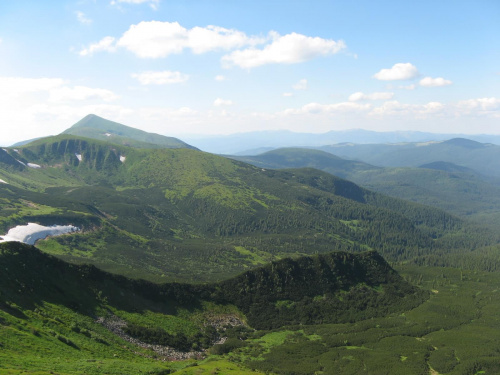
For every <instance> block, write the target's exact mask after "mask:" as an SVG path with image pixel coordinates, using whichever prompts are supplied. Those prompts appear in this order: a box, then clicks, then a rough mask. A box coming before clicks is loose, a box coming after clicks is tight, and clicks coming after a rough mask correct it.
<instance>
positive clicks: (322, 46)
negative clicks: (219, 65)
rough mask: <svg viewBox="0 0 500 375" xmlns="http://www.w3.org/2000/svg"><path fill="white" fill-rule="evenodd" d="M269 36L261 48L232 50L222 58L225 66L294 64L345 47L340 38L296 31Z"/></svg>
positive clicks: (249, 66)
mask: <svg viewBox="0 0 500 375" xmlns="http://www.w3.org/2000/svg"><path fill="white" fill-rule="evenodd" d="M271 36H272V38H273V41H272V42H271V43H270V44H268V45H266V46H265V47H264V48H263V49H258V48H254V47H251V48H248V49H245V50H239V51H234V52H232V53H231V54H229V55H226V56H224V57H223V58H222V62H223V64H224V65H225V66H226V67H230V66H234V65H235V66H239V67H241V68H255V67H258V66H261V65H266V64H295V63H300V62H304V61H307V60H311V59H313V58H315V57H318V56H325V55H331V54H335V53H337V52H339V51H340V50H342V49H344V48H345V47H346V46H345V43H344V42H343V41H341V40H339V41H335V40H332V39H322V38H319V37H309V36H305V35H302V34H297V33H291V34H287V35H284V36H280V35H279V34H277V33H274V32H273V33H271Z"/></svg>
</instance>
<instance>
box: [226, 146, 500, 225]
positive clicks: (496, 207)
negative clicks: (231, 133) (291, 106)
mask: <svg viewBox="0 0 500 375" xmlns="http://www.w3.org/2000/svg"><path fill="white" fill-rule="evenodd" d="M470 142H472V141H470ZM474 145H476V143H474ZM476 146H477V145H476ZM476 148H477V147H476ZM231 158H235V159H238V160H243V161H246V162H248V163H250V164H253V165H256V166H260V167H265V168H278V169H283V168H301V167H314V168H317V169H320V170H322V171H325V172H328V173H331V174H334V175H336V176H341V177H343V178H346V179H348V180H351V181H353V182H355V183H357V184H359V185H361V186H364V187H366V188H368V189H371V190H375V191H378V192H380V193H383V194H386V195H389V196H392V197H397V198H401V199H405V200H409V201H413V202H417V203H421V204H425V205H429V206H433V207H439V208H441V209H443V210H445V211H448V212H451V213H453V214H455V215H459V216H461V217H463V218H470V219H473V220H475V221H476V222H479V223H481V225H487V226H490V227H492V228H498V225H500V187H499V186H498V184H497V183H496V181H495V179H493V178H489V177H486V176H484V175H481V174H480V173H478V172H476V171H474V170H472V169H470V168H467V167H462V166H459V165H456V164H453V163H449V162H443V161H437V162H432V163H428V164H424V165H421V166H419V167H418V168H414V167H399V168H391V167H386V168H380V167H374V166H370V165H369V164H366V163H363V162H358V161H352V160H345V159H342V158H340V157H338V156H335V155H333V154H328V153H326V152H324V151H319V150H311V149H304V148H286V149H279V150H274V151H271V152H266V153H263V154H261V155H257V156H246V157H233V156H232V157H231Z"/></svg>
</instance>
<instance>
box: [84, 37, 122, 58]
mask: <svg viewBox="0 0 500 375" xmlns="http://www.w3.org/2000/svg"><path fill="white" fill-rule="evenodd" d="M114 41H115V38H113V37H112V36H107V37H104V38H102V39H101V40H100V41H99V42H97V43H92V44H91V45H90V46H88V47H87V48H83V49H82V50H81V51H80V52H79V54H80V56H88V55H92V54H93V53H94V52H100V51H108V52H113V51H115V49H116V47H115V46H114V44H113V43H114Z"/></svg>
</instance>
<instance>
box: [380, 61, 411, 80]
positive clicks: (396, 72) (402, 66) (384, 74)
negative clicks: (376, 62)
mask: <svg viewBox="0 0 500 375" xmlns="http://www.w3.org/2000/svg"><path fill="white" fill-rule="evenodd" d="M418 74H419V73H418V70H417V68H416V67H415V66H414V65H412V64H410V63H398V64H394V65H393V66H392V68H390V69H382V70H381V71H380V72H378V73H376V74H375V75H374V76H373V77H374V78H376V79H378V80H381V81H398V80H406V79H412V78H415V77H417V76H418Z"/></svg>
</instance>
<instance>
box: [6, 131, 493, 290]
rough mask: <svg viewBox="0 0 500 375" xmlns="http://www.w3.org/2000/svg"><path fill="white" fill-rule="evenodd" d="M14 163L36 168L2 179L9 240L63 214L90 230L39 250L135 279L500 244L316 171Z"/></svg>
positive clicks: (58, 148) (54, 141) (90, 161)
mask: <svg viewBox="0 0 500 375" xmlns="http://www.w3.org/2000/svg"><path fill="white" fill-rule="evenodd" d="M9 153H10V154H12V153H15V154H16V155H18V157H19V158H20V160H23V161H24V162H25V163H26V165H30V164H31V165H34V164H36V165H38V166H39V168H32V167H24V168H23V170H21V171H17V170H11V169H8V168H5V169H0V178H1V179H2V180H4V181H6V182H7V183H8V184H0V196H2V195H3V197H4V198H3V201H1V204H2V206H0V208H2V209H4V210H5V211H4V212H5V213H6V214H5V217H4V219H3V223H4V224H3V229H4V231H6V230H7V229H9V227H8V226H10V225H14V224H26V222H27V221H29V220H33V218H34V217H35V218H37V222H42V220H43V222H44V223H48V222H50V221H51V220H54V219H55V217H56V216H57V213H58V212H66V213H67V215H68V216H71V215H73V216H74V217H75V218H74V219H71V220H70V219H69V218H68V219H67V220H66V221H65V222H64V220H63V219H62V218H60V220H58V222H57V223H52V224H61V225H67V224H74V225H76V224H78V225H81V226H83V227H84V231H83V232H80V233H77V234H72V235H68V236H62V237H55V238H49V239H47V240H44V241H40V242H38V245H37V246H39V247H40V248H42V249H43V250H44V251H47V252H50V253H52V254H56V255H57V256H59V257H61V258H63V259H66V260H70V261H72V262H77V263H82V262H86V263H88V262H91V263H93V264H96V265H98V266H99V267H101V268H103V269H105V270H108V271H112V272H116V273H122V274H126V275H129V276H133V277H143V278H148V279H151V280H172V279H174V280H190V281H192V280H197V281H207V280H220V279H222V278H225V277H228V276H231V275H235V274H237V273H239V272H241V271H242V270H245V269H247V268H253V267H255V266H257V265H259V264H264V263H266V262H269V261H271V260H273V259H279V258H282V257H285V256H290V255H299V254H313V253H316V252H318V253H324V252H329V251H332V250H349V251H362V250H370V249H372V250H377V251H380V252H381V253H382V254H383V255H384V256H385V257H387V258H388V259H389V260H391V261H403V260H404V261H408V260H412V259H414V258H415V257H416V256H422V255H425V254H429V253H439V252H440V251H441V252H443V251H446V252H449V251H458V249H473V248H475V247H478V246H482V245H489V244H492V243H494V242H495V241H496V237H495V236H494V235H492V234H489V233H487V232H486V231H485V230H482V229H480V228H473V227H471V226H470V225H469V224H466V223H464V222H462V221H461V220H460V219H458V218H456V217H453V216H451V215H448V214H446V213H444V212H442V211H440V210H437V209H433V208H430V207H423V206H419V205H417V204H412V203H408V202H404V201H401V200H395V199H392V198H388V197H386V196H382V195H380V194H377V193H373V192H371V191H368V190H366V189H363V188H360V187H359V186H357V185H355V184H354V183H352V182H349V181H346V180H343V179H340V178H337V177H334V176H332V175H330V174H327V173H324V172H320V171H318V170H315V169H301V170H291V171H275V170H262V168H257V167H254V166H251V165H248V164H245V163H241V162H237V161H233V160H229V159H226V158H223V157H219V156H216V155H212V154H207V153H203V152H200V151H197V150H190V149H135V148H130V147H126V146H117V145H110V144H107V143H105V142H100V141H94V140H89V139H84V138H78V137H72V136H69V135H63V136H57V137H52V138H46V139H43V140H39V141H36V142H34V143H32V144H30V145H26V146H24V147H20V148H19V149H18V151H17V152H16V151H13V150H9ZM80 159H81V160H80ZM28 163H29V164H28ZM14 189H21V190H20V191H19V192H17V193H12V192H14ZM21 191H31V192H32V193H35V192H36V193H38V195H36V196H35V195H33V194H32V193H28V192H26V193H20V192H21ZM9 194H10V195H9ZM16 194H17V195H18V196H19V195H24V196H26V197H30V194H32V195H31V197H30V198H23V199H22V200H20V199H17V198H15V196H16ZM13 195H14V196H13ZM60 198H63V199H60ZM18 208H22V210H21V211H16V209H18ZM37 211H38V212H37ZM452 249H454V250H452Z"/></svg>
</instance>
